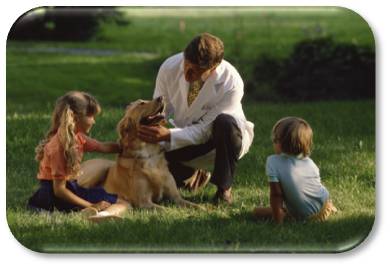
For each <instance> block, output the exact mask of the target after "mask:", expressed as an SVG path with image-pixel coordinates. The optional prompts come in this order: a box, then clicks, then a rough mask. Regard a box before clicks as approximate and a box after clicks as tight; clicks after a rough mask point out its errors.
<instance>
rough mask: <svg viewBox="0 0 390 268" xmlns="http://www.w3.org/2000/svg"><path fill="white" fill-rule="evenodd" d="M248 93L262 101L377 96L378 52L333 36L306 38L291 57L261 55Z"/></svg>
mask: <svg viewBox="0 0 390 268" xmlns="http://www.w3.org/2000/svg"><path fill="white" fill-rule="evenodd" d="M248 94H250V95H252V96H253V98H255V99H262V100H276V99H281V100H295V101H305V100H329V99H367V98H374V97H375V53H374V52H373V51H372V50H371V49H369V48H365V47H358V46H356V45H354V44H341V43H340V44H336V43H335V42H334V41H333V40H332V39H330V38H320V39H311V40H305V41H302V42H300V43H298V44H297V45H296V46H295V47H294V50H293V52H292V54H291V56H290V57H289V58H287V59H282V60H276V59H272V58H269V57H266V56H261V57H260V58H259V60H258V61H257V64H255V66H254V69H253V78H252V80H251V81H250V82H249V87H248Z"/></svg>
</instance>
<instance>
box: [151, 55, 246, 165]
mask: <svg viewBox="0 0 390 268" xmlns="http://www.w3.org/2000/svg"><path fill="white" fill-rule="evenodd" d="M188 87H189V83H188V82H187V81H186V80H185V78H184V55H183V53H179V54H176V55H174V56H171V57H170V58H168V59H167V60H165V62H164V63H163V64H162V65H161V67H160V70H159V72H158V75H157V79H156V87H155V91H154V94H153V98H157V97H159V96H164V97H165V101H166V102H167V110H166V116H167V118H168V119H169V121H170V122H171V124H172V125H174V126H175V128H171V140H170V142H168V143H166V144H164V146H165V147H166V148H167V150H175V149H179V148H182V147H185V146H189V145H195V144H201V143H205V142H207V141H208V140H209V139H210V137H211V131H212V122H213V121H214V119H215V118H216V117H217V116H218V115H219V114H221V113H226V114H229V115H231V116H233V117H234V118H235V119H236V121H237V125H238V127H239V128H240V130H241V133H242V147H241V151H240V156H239V158H241V157H242V156H244V154H246V153H247V152H248V150H249V147H250V146H251V144H252V141H253V136H254V132H253V128H254V124H253V123H252V122H249V121H247V120H246V118H245V115H244V112H243V110H242V105H241V99H242V97H243V95H244V83H243V81H242V79H241V77H240V75H239V74H238V72H237V70H236V69H235V68H234V67H233V66H232V65H231V64H230V63H229V62H227V61H225V60H223V61H222V62H221V64H219V65H218V67H217V68H216V70H215V71H214V72H213V73H212V74H211V75H210V76H209V77H208V78H207V80H206V81H205V83H204V85H203V87H202V89H201V91H200V93H199V95H198V96H197V98H196V99H195V100H194V102H193V103H192V104H191V106H189V107H188V103H187V95H188ZM214 152H215V150H213V151H212V152H211V153H210V154H208V156H207V157H202V158H203V159H202V160H199V159H198V160H195V161H193V162H194V163H192V164H190V166H194V167H197V168H207V167H210V166H211V165H213V163H214V161H213V158H214ZM210 162H211V163H210ZM197 163H198V164H197Z"/></svg>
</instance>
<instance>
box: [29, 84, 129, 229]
mask: <svg viewBox="0 0 390 268" xmlns="http://www.w3.org/2000/svg"><path fill="white" fill-rule="evenodd" d="M100 110H101V108H100V105H99V103H98V102H97V100H96V99H95V98H94V97H93V96H91V95H90V94H88V93H85V92H79V91H72V92H69V93H67V94H66V95H64V96H62V97H60V98H59V99H58V100H57V103H56V106H55V109H54V112H53V114H52V120H51V128H50V130H49V131H48V133H47V134H46V137H45V138H44V139H43V140H42V141H41V142H40V144H39V145H38V146H37V147H36V149H35V150H36V156H35V158H36V160H37V161H38V162H39V172H38V175H37V178H38V179H39V180H40V188H39V189H38V190H37V191H36V192H35V193H34V195H33V196H32V197H31V198H30V199H29V201H28V207H29V208H31V209H33V210H38V211H40V210H48V211H53V210H54V208H56V209H57V210H59V211H65V212H70V211H78V210H81V209H84V210H82V212H83V214H84V215H86V216H88V219H90V220H92V221H96V222H98V221H101V220H106V219H112V218H120V216H119V215H120V214H121V213H122V212H124V211H126V209H127V207H128V204H127V202H125V201H124V200H121V199H119V198H118V197H117V196H116V195H114V194H109V193H107V192H106V191H105V190H104V189H103V188H102V187H92V188H88V189H87V188H83V187H80V186H79V185H78V184H77V182H76V181H75V180H74V179H72V178H75V177H77V175H78V174H79V171H80V163H81V160H82V157H83V153H84V152H92V151H94V152H102V153H118V152H119V151H120V146H119V144H118V143H114V142H107V143H102V142H99V141H97V140H94V139H92V138H90V137H88V133H89V131H90V129H91V128H92V126H93V124H95V116H96V115H97V114H99V113H100Z"/></svg>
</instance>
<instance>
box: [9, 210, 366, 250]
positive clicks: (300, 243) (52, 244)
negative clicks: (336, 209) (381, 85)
mask: <svg viewBox="0 0 390 268" xmlns="http://www.w3.org/2000/svg"><path fill="white" fill-rule="evenodd" d="M58 214H61V213H58ZM58 214H53V215H46V214H42V215H39V214H38V215H37V214H31V213H28V214H27V215H25V217H27V218H29V219H30V220H31V219H33V220H32V221H31V222H30V223H28V224H26V222H24V221H23V219H22V218H15V217H14V216H12V215H11V216H9V215H8V222H9V225H10V228H11V230H12V232H13V234H14V236H15V237H16V239H17V240H18V241H19V242H20V243H21V244H23V245H24V246H26V247H27V248H29V249H31V250H34V251H38V252H112V253H114V252H115V253H120V252H123V253H136V252H149V253H151V252H154V253H157V252H158V253H169V252H177V253H188V252H194V253H218V252H231V253H243V252H248V253H264V252H311V253H313V252H343V251H346V250H349V249H352V248H353V247H355V246H357V245H359V244H360V243H361V242H362V241H363V240H364V239H365V238H366V237H367V235H368V234H369V232H370V230H371V228H372V226H373V222H374V217H372V216H368V215H359V216H349V217H339V216H337V217H334V218H331V219H330V220H329V221H328V222H325V223H301V222H286V223H285V224H284V225H281V226H277V225H275V224H273V223H272V222H270V221H255V220H254V219H253V217H252V215H251V212H250V211H249V210H235V209H233V210H226V209H225V208H215V209H214V210H213V211H208V212H206V213H204V212H197V211H193V210H188V209H168V210H167V211H166V212H156V211H140V210H135V211H132V212H130V213H129V215H127V216H126V217H125V218H124V220H121V221H116V222H112V221H109V222H104V223H101V224H92V223H89V222H87V221H85V220H82V219H80V218H78V217H79V216H72V215H71V216H68V215H58Z"/></svg>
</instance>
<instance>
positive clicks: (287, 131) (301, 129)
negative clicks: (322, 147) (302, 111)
mask: <svg viewBox="0 0 390 268" xmlns="http://www.w3.org/2000/svg"><path fill="white" fill-rule="evenodd" d="M271 139H272V142H273V143H279V144H280V146H281V149H282V152H284V153H286V154H291V155H299V154H303V156H308V155H310V153H311V149H312V145H313V130H312V129H311V127H310V125H309V123H307V122H306V121H305V120H304V119H302V118H299V117H284V118H282V119H280V120H279V121H278V122H276V124H275V125H274V126H273V128H272V134H271Z"/></svg>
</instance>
